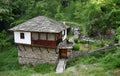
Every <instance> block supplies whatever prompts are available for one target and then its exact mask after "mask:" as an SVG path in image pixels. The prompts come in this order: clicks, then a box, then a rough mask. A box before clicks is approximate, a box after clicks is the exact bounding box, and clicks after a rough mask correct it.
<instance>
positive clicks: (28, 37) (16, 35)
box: [14, 32, 31, 44]
mask: <svg viewBox="0 0 120 76" xmlns="http://www.w3.org/2000/svg"><path fill="white" fill-rule="evenodd" d="M20 33H21V32H14V42H15V43H22V44H31V34H30V32H22V33H24V37H25V38H24V39H21V38H20Z"/></svg>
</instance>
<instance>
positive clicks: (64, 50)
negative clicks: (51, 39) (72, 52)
mask: <svg viewBox="0 0 120 76" xmlns="http://www.w3.org/2000/svg"><path fill="white" fill-rule="evenodd" d="M59 54H60V58H66V57H67V49H60V51H59Z"/></svg>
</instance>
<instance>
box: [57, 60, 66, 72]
mask: <svg viewBox="0 0 120 76" xmlns="http://www.w3.org/2000/svg"><path fill="white" fill-rule="evenodd" d="M65 66H66V59H59V61H58V65H57V68H56V73H62V72H63V71H64V69H65Z"/></svg>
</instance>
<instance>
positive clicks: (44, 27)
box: [9, 16, 69, 33]
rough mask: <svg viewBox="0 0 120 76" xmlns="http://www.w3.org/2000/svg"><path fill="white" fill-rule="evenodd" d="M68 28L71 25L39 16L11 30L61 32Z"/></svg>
mask: <svg viewBox="0 0 120 76" xmlns="http://www.w3.org/2000/svg"><path fill="white" fill-rule="evenodd" d="M67 28H69V26H67V25H65V24H62V23H59V22H57V21H55V20H53V19H50V18H47V17H45V16H37V17H35V18H32V19H30V20H28V21H26V22H24V23H22V24H19V25H18V26H15V27H13V28H11V29H9V30H11V31H29V32H50V33H59V32H61V31H63V30H65V29H67Z"/></svg>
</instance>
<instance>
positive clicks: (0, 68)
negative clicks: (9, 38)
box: [0, 46, 56, 76]
mask: <svg viewBox="0 0 120 76" xmlns="http://www.w3.org/2000/svg"><path fill="white" fill-rule="evenodd" d="M55 66H56V65H55V64H47V63H45V64H39V65H36V66H32V65H30V64H29V65H20V64H19V63H18V55H17V48H16V46H11V47H7V48H4V49H3V50H2V51H0V76H29V75H31V74H33V73H41V74H44V73H50V72H54V71H55Z"/></svg>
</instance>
